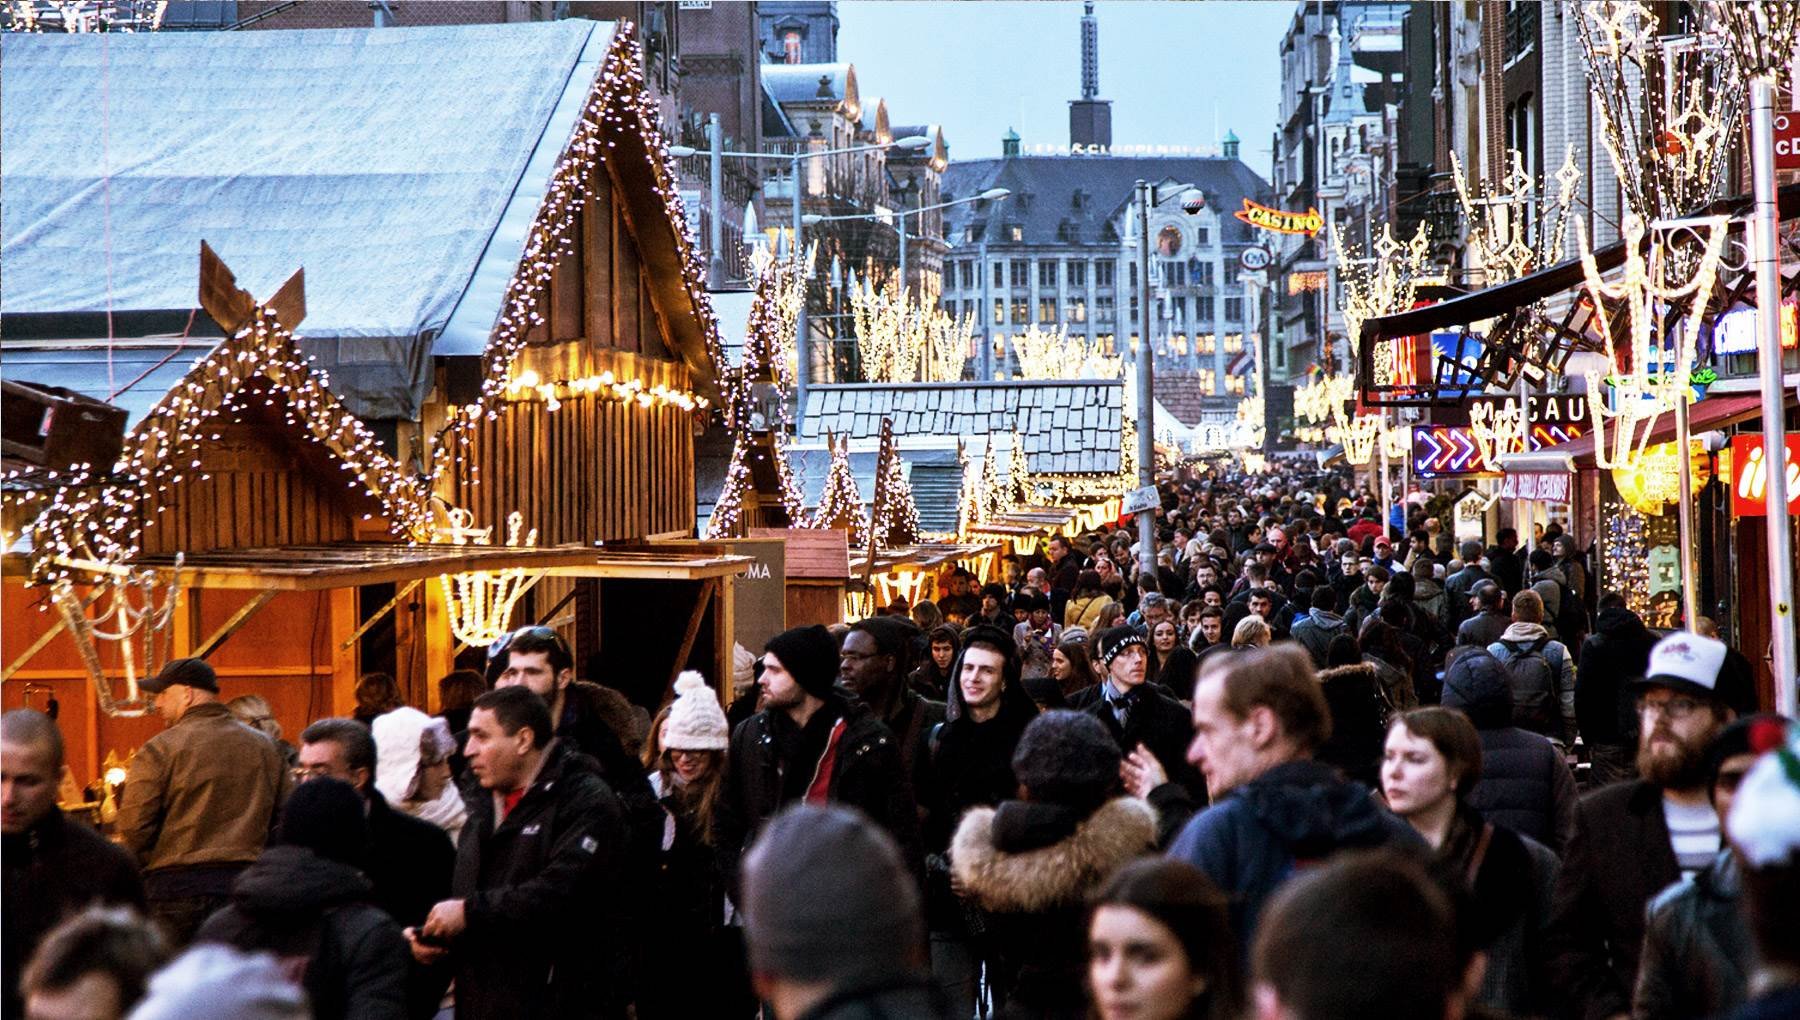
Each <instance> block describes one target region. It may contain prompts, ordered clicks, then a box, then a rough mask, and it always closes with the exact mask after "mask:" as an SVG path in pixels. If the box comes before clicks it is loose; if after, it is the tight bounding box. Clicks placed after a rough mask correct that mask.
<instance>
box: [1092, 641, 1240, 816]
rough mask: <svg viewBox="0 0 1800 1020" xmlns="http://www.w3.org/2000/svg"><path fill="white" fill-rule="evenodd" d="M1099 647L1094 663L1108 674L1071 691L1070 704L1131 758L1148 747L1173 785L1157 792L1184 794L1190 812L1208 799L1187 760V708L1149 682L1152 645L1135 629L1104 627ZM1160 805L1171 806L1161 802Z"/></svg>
mask: <svg viewBox="0 0 1800 1020" xmlns="http://www.w3.org/2000/svg"><path fill="white" fill-rule="evenodd" d="M1097 647H1098V649H1099V654H1098V655H1097V656H1096V657H1095V660H1094V665H1095V666H1096V667H1098V668H1099V670H1100V672H1101V675H1102V676H1103V677H1105V679H1103V680H1101V681H1100V682H1099V683H1097V684H1094V685H1092V686H1089V687H1084V688H1082V689H1081V690H1079V691H1076V692H1075V693H1074V694H1071V695H1069V707H1070V708H1073V709H1076V710H1077V711H1082V712H1086V713H1088V714H1089V715H1092V716H1094V717H1095V718H1096V719H1099V720H1100V723H1101V725H1103V726H1105V727H1106V731H1107V732H1108V733H1111V734H1112V735H1113V739H1114V740H1117V741H1118V742H1119V752H1120V753H1121V754H1123V755H1125V756H1126V758H1127V760H1130V759H1132V757H1133V756H1134V754H1135V753H1136V752H1138V751H1139V750H1140V749H1143V750H1146V751H1148V752H1149V754H1150V757H1152V758H1154V759H1155V760H1156V763H1157V764H1158V765H1160V766H1161V769H1162V773H1163V776H1164V777H1166V778H1167V779H1168V780H1169V781H1170V782H1171V783H1172V784H1173V787H1172V788H1171V789H1166V790H1159V791H1158V795H1159V797H1171V796H1179V795H1181V794H1183V793H1185V794H1186V796H1187V797H1188V798H1189V799H1190V802H1189V804H1188V805H1187V807H1186V811H1187V812H1189V813H1191V812H1192V810H1193V805H1203V804H1205V803H1206V780H1205V778H1204V777H1202V776H1201V775H1200V771H1199V770H1198V769H1196V768H1194V766H1193V765H1191V764H1189V763H1188V760H1187V747H1188V741H1190V740H1192V739H1193V736H1194V726H1193V723H1192V722H1191V721H1190V720H1189V718H1188V710H1187V709H1186V708H1184V707H1182V704H1181V702H1179V701H1177V700H1175V697H1174V695H1172V694H1170V693H1169V692H1168V691H1166V690H1165V689H1163V687H1162V686H1161V685H1160V684H1154V683H1147V682H1146V677H1145V673H1144V671H1145V669H1146V667H1147V664H1148V662H1149V655H1148V649H1147V648H1146V647H1145V644H1144V636H1143V635H1142V634H1139V633H1138V632H1137V631H1136V629H1134V628H1132V627H1114V628H1112V629H1110V630H1105V631H1101V633H1100V640H1099V642H1098V644H1097ZM1155 785H1158V786H1162V785H1167V784H1155ZM1157 807H1158V809H1159V810H1165V811H1167V810H1168V809H1167V808H1165V807H1164V805H1163V804H1160V803H1159V804H1158V805H1157Z"/></svg>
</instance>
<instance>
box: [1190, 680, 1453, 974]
mask: <svg viewBox="0 0 1800 1020" xmlns="http://www.w3.org/2000/svg"><path fill="white" fill-rule="evenodd" d="M1330 736H1331V709H1330V707H1329V706H1328V705H1327V704H1326V703H1325V695H1324V694H1323V693H1321V692H1320V690H1319V683H1318V681H1317V680H1316V679H1315V678H1314V675H1313V666H1312V660H1311V659H1309V658H1307V656H1306V653H1305V652H1303V651H1301V650H1300V649H1299V648H1296V647H1294V646H1292V645H1272V646H1270V647H1267V648H1258V649H1251V650H1247V651H1244V652H1239V653H1237V654H1235V655H1229V656H1214V657H1213V658H1211V659H1208V660H1207V662H1206V665H1205V666H1203V667H1201V670H1200V678H1199V680H1198V682H1196V683H1195V685H1194V742H1193V744H1192V745H1191V746H1190V747H1189V748H1188V760H1189V761H1190V762H1192V763H1194V765H1196V766H1198V767H1199V769H1200V771H1201V772H1202V773H1204V774H1205V776H1206V790H1207V793H1208V794H1209V795H1211V797H1212V806H1211V807H1209V808H1207V809H1206V810H1204V811H1202V812H1200V813H1199V814H1197V815H1195V816H1194V817H1193V820H1192V821H1190V822H1188V824H1187V827H1186V828H1184V829H1183V830H1182V831H1181V835H1180V836H1178V837H1176V839H1175V842H1174V845H1172V846H1171V847H1170V848H1169V856H1170V857H1174V858H1178V859H1180V860H1184V861H1187V862H1188V863H1189V864H1192V865H1194V866H1195V867H1197V868H1199V869H1200V870H1201V871H1203V872H1205V873H1206V876H1207V877H1208V878H1210V879H1212V880H1213V882H1214V883H1215V884H1217V885H1218V886H1219V888H1220V889H1221V890H1223V891H1224V892H1225V893H1226V894H1227V895H1228V896H1230V897H1231V902H1232V905H1231V921H1232V931H1233V932H1234V933H1235V934H1236V935H1237V937H1238V944H1239V945H1241V946H1248V945H1250V943H1251V939H1252V938H1253V937H1254V935H1255V933H1256V925H1257V921H1258V919H1259V918H1260V916H1261V914H1262V909H1263V905H1264V904H1265V903H1267V902H1268V900H1269V898H1270V897H1271V896H1273V895H1274V893H1275V890H1276V889H1278V888H1280V886H1281V884H1282V883H1283V882H1286V881H1287V880H1288V879H1289V878H1290V877H1292V876H1293V875H1294V874H1295V873H1296V872H1297V871H1298V870H1299V869H1300V868H1302V867H1304V866H1306V865H1308V864H1312V863H1316V862H1318V861H1320V860H1323V859H1325V858H1326V857H1329V856H1331V855H1332V854H1334V853H1337V852H1339V851H1342V850H1350V849H1368V848H1372V847H1379V846H1389V845H1399V846H1402V847H1407V848H1411V849H1414V850H1416V851H1417V852H1418V853H1419V854H1420V856H1421V859H1423V857H1424V855H1425V854H1427V853H1428V852H1429V851H1428V848H1427V847H1426V844H1425V841H1424V840H1423V839H1422V838H1421V837H1420V836H1419V834H1418V833H1417V832H1415V831H1414V830H1413V828H1412V826H1410V825H1407V824H1406V823H1405V822H1403V821H1401V820H1400V819H1398V818H1396V817H1394V816H1393V815H1391V814H1389V813H1388V812H1387V811H1386V810H1385V809H1384V808H1382V807H1381V805H1380V804H1378V803H1377V802H1376V801H1375V800H1374V799H1373V796H1372V795H1371V794H1370V792H1369V790H1368V789H1367V788H1366V787H1363V786H1361V785H1360V784H1357V783H1352V782H1349V781H1348V780H1345V779H1344V778H1342V777H1341V776H1339V775H1338V772H1337V770H1336V769H1334V768H1332V767H1331V766H1329V765H1326V764H1324V763H1322V762H1318V761H1314V760H1313V754H1314V752H1316V751H1317V750H1318V749H1319V748H1320V747H1321V746H1322V745H1323V744H1324V743H1325V741H1326V740H1327V739H1328V738H1329V737H1330Z"/></svg>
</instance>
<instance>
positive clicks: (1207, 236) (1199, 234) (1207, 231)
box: [1194, 224, 1212, 248]
mask: <svg viewBox="0 0 1800 1020" xmlns="http://www.w3.org/2000/svg"><path fill="white" fill-rule="evenodd" d="M1194 244H1195V246H1196V247H1200V248H1205V247H1208V246H1209V245H1211V244H1212V228H1211V227H1208V226H1206V225H1205V224H1201V225H1200V226H1197V227H1195V228H1194Z"/></svg>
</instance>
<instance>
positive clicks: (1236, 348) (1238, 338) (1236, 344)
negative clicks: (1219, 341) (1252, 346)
mask: <svg viewBox="0 0 1800 1020" xmlns="http://www.w3.org/2000/svg"><path fill="white" fill-rule="evenodd" d="M1243 350H1244V334H1242V333H1227V334H1225V353H1226V354H1241V353H1243Z"/></svg>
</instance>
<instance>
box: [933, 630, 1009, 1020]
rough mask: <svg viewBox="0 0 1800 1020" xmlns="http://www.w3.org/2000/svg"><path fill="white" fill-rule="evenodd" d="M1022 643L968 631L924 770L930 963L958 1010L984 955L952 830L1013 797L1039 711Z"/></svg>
mask: <svg viewBox="0 0 1800 1020" xmlns="http://www.w3.org/2000/svg"><path fill="white" fill-rule="evenodd" d="M1020 666H1021V664H1020V661H1019V654H1018V646H1017V645H1016V644H1015V643H1014V642H1013V639H1012V637H1011V636H1010V635H1008V634H1007V633H1006V632H1005V631H1002V630H1000V629H998V628H995V627H974V628H971V629H970V630H969V631H967V632H966V633H965V634H964V635H963V650H962V654H961V656H959V657H958V659H957V662H956V666H955V669H954V671H953V673H952V681H951V684H950V703H949V706H948V709H947V711H946V712H945V718H944V723H943V725H941V726H938V727H936V728H935V730H934V731H933V732H932V733H931V735H930V740H931V743H930V752H929V754H930V757H929V760H928V762H927V763H926V764H924V765H923V766H922V767H921V768H920V770H919V772H920V784H919V803H920V806H921V808H923V810H924V811H925V812H926V814H925V823H924V836H925V849H926V854H927V856H926V869H925V870H926V884H925V885H926V900H925V919H926V922H927V924H928V926H929V927H930V929H931V971H932V976H933V977H934V978H935V979H936V981H937V984H938V988H939V990H940V991H942V992H943V994H944V997H945V999H946V1000H948V1002H949V1003H950V1004H951V1005H952V1006H954V1007H956V1015H958V1016H965V1015H973V1014H974V1010H975V992H976V980H975V978H976V972H977V967H976V965H977V962H978V957H977V954H976V950H975V947H974V945H973V944H972V936H971V932H970V929H969V926H968V924H967V923H966V920H965V915H964V912H963V909H962V906H961V904H960V902H959V901H958V899H957V896H956V894H955V893H954V892H952V891H951V888H950V861H949V858H948V857H947V856H946V855H947V853H948V850H949V845H950V836H951V834H952V832H954V830H955V828H956V823H957V822H958V821H959V820H960V819H961V818H962V816H963V812H965V811H967V810H968V809H969V808H972V807H984V806H985V807H991V806H993V805H995V804H998V803H1000V802H1001V801H1003V800H1006V799H1008V798H1011V797H1013V796H1014V795H1016V793H1017V792H1018V788H1019V781H1018V780H1017V779H1016V778H1014V776H1013V769H1012V756H1013V749H1014V748H1015V747H1016V746H1017V745H1018V743H1019V735H1020V734H1022V733H1024V732H1025V727H1026V725H1027V724H1028V723H1030V722H1031V720H1033V719H1035V718H1037V714H1038V710H1037V705H1036V704H1035V703H1034V702H1033V701H1032V700H1031V695H1030V694H1028V693H1027V692H1026V690H1025V684H1024V682H1023V680H1022V678H1021V668H1020Z"/></svg>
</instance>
